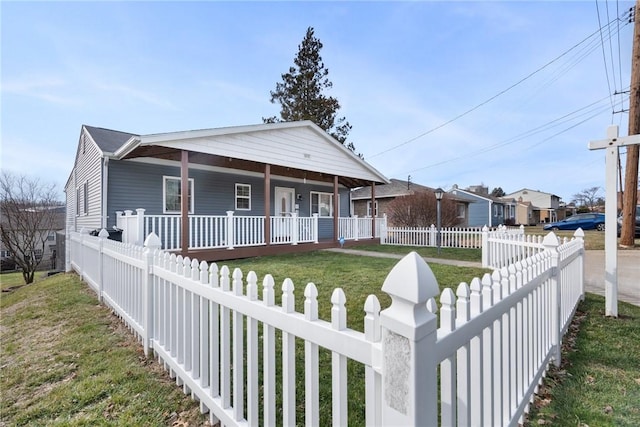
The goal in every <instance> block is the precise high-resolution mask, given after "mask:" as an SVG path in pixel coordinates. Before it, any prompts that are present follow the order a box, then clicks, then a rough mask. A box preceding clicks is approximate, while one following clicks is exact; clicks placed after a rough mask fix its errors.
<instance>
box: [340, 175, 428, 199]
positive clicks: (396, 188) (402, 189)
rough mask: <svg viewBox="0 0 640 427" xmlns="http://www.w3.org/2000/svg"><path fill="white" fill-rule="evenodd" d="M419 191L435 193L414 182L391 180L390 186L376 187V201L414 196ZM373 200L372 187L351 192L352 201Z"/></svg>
mask: <svg viewBox="0 0 640 427" xmlns="http://www.w3.org/2000/svg"><path fill="white" fill-rule="evenodd" d="M416 190H417V191H425V190H427V191H433V190H434V189H433V188H431V187H425V186H424V185H420V184H416V183H414V182H409V183H407V181H402V180H400V179H393V178H392V179H391V180H390V182H389V183H388V184H384V185H376V199H384V198H388V197H399V196H407V195H409V194H414V193H415V192H416ZM360 199H371V187H362V188H358V189H355V190H353V191H352V192H351V200H360Z"/></svg>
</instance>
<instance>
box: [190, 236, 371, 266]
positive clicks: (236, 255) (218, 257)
mask: <svg viewBox="0 0 640 427" xmlns="http://www.w3.org/2000/svg"><path fill="white" fill-rule="evenodd" d="M370 244H380V239H379V238H373V239H361V240H357V241H355V240H347V241H345V242H344V245H343V246H344V247H355V246H359V245H370ZM338 247H340V243H339V242H336V241H334V240H321V241H319V242H318V243H300V244H297V245H269V246H251V247H240V248H234V249H198V250H190V251H188V252H187V253H186V254H185V253H182V255H183V256H188V257H189V258H191V259H194V258H195V259H197V260H199V261H207V262H218V261H227V260H232V259H243V258H253V257H259V256H269V255H283V254H293V253H301V252H311V251H317V250H320V249H328V248H338Z"/></svg>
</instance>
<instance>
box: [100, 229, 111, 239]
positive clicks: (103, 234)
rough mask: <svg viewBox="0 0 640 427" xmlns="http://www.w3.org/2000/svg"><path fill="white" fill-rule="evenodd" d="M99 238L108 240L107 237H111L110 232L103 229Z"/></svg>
mask: <svg viewBox="0 0 640 427" xmlns="http://www.w3.org/2000/svg"><path fill="white" fill-rule="evenodd" d="M98 237H100V238H103V239H106V238H107V237H109V232H108V231H107V230H105V229H104V228H103V229H102V230H100V232H99V233H98Z"/></svg>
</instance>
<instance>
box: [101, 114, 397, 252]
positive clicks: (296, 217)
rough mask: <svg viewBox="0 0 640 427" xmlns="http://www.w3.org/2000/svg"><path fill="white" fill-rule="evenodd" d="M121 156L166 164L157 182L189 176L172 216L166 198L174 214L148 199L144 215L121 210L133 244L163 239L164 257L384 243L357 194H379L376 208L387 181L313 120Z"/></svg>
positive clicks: (153, 140)
mask: <svg viewBox="0 0 640 427" xmlns="http://www.w3.org/2000/svg"><path fill="white" fill-rule="evenodd" d="M114 154H115V156H116V157H117V158H118V159H120V160H122V161H124V162H128V163H129V164H135V165H138V168H140V167H142V166H140V165H147V166H146V167H147V168H148V167H149V166H148V165H154V166H155V165H157V172H155V171H151V172H150V173H151V174H154V173H155V174H156V175H157V178H155V179H156V181H160V179H163V180H165V182H166V180H167V176H166V175H168V174H169V173H171V172H168V173H164V175H165V176H160V175H161V173H160V168H161V167H164V168H169V167H170V168H174V169H173V170H176V171H177V172H179V173H178V174H177V175H178V176H175V177H174V178H171V179H173V180H174V181H175V182H176V183H177V185H176V189H175V190H174V193H173V195H172V197H173V199H172V200H175V203H174V205H173V206H174V207H173V208H172V209H171V211H172V212H167V211H169V209H168V208H167V206H168V204H167V203H166V200H168V196H166V194H168V193H167V192H166V191H165V196H163V204H164V206H163V210H164V212H163V211H162V210H160V211H159V210H158V208H157V207H155V208H149V207H150V206H152V205H154V203H153V200H148V199H147V198H146V197H145V196H143V198H145V200H147V204H143V205H142V206H140V207H144V208H146V211H145V209H137V210H136V211H135V214H134V211H133V210H130V211H129V210H125V209H127V208H128V207H127V206H126V205H123V204H122V203H120V204H116V203H114V204H113V206H118V207H117V208H115V209H114V210H115V211H120V212H118V213H117V215H116V222H117V223H116V226H117V227H118V228H120V229H122V230H123V240H124V241H129V242H135V243H139V244H141V243H142V242H143V241H144V239H145V238H146V236H148V235H149V234H150V233H155V234H156V235H158V237H160V239H161V241H162V247H163V249H164V250H168V251H173V252H177V253H180V254H182V255H183V256H190V257H196V254H197V256H198V259H201V260H207V261H213V260H217V259H228V258H240V257H244V256H255V255H261V254H266V253H270V252H273V251H276V252H278V253H282V252H285V249H283V248H285V247H294V249H295V247H300V246H301V245H315V246H316V247H318V245H324V244H328V245H334V246H335V245H339V244H340V243H339V242H340V241H342V242H344V241H360V240H363V239H368V240H371V239H375V238H377V237H379V236H380V227H381V225H380V223H381V222H382V221H381V220H382V219H379V220H376V219H375V218H357V217H352V216H351V213H350V212H349V206H350V203H349V191H350V189H352V188H357V187H362V186H371V187H372V200H373V199H374V198H375V186H376V185H377V184H380V183H386V182H388V181H387V179H386V178H385V177H384V176H383V175H382V174H380V173H379V172H378V171H377V170H375V169H374V168H373V167H371V166H370V165H368V164H367V163H366V162H364V161H363V160H362V159H360V158H359V157H358V156H356V155H355V154H354V153H353V152H351V151H350V150H348V149H347V148H345V147H344V146H343V145H342V144H340V143H339V142H337V141H336V140H334V139H333V138H331V137H330V136H329V135H328V134H327V133H326V132H324V131H323V130H322V129H320V128H319V127H318V126H316V125H315V124H313V123H311V122H291V123H278V124H268V125H267V124H265V125H254V126H246V127H237V128H225V129H210V130H203V131H189V132H176V133H169V134H161V135H148V136H141V137H136V138H132V139H131V140H130V141H129V142H127V143H126V144H124V145H123V146H122V147H121V148H120V149H118V150H117V151H116V152H115V153H114ZM163 170H167V169H163ZM136 176H137V177H140V179H147V178H146V177H148V176H149V175H146V176H145V175H136ZM194 179H195V180H196V181H197V184H196V185H194V184H193V182H194ZM234 185H235V191H234V190H233V188H234V187H233V186H234ZM194 188H195V189H194ZM183 196H187V197H183ZM194 198H195V199H196V201H195V203H194ZM128 203H131V201H130V200H129V201H128ZM155 205H156V206H157V204H155ZM225 207H226V208H225ZM230 209H233V210H230ZM185 218H186V219H187V220H183V219H185ZM134 224H135V225H134ZM289 250H293V249H289ZM222 254H231V255H222ZM245 254H249V255H245Z"/></svg>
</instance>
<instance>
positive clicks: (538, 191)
mask: <svg viewBox="0 0 640 427" xmlns="http://www.w3.org/2000/svg"><path fill="white" fill-rule="evenodd" d="M523 191H527V192H532V193H538V194H544V195H547V196H552V197H557V198H558V199H560V196H558V195H556V194H553V193H546V192H544V191H540V190H532V189H530V188H522V189H520V190H518V191H514V192H513V193H509V194H505V196H504V197H509V196H512V195H514V194H519V193H522V192H523Z"/></svg>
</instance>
